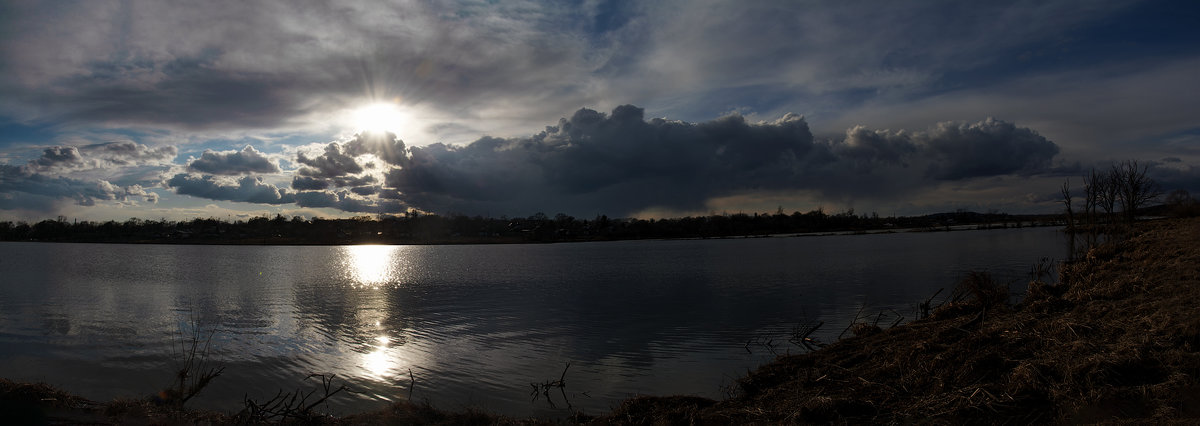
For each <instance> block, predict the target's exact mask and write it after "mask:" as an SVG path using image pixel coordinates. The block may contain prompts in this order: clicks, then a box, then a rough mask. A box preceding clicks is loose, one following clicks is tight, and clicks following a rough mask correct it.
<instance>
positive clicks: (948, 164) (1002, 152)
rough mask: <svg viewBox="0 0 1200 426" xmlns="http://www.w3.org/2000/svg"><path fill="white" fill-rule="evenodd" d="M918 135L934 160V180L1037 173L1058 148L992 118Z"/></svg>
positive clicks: (1051, 143) (1045, 165)
mask: <svg viewBox="0 0 1200 426" xmlns="http://www.w3.org/2000/svg"><path fill="white" fill-rule="evenodd" d="M921 136H922V139H923V142H924V143H923V145H925V147H926V148H927V149H928V150H929V152H930V153H931V154H933V157H934V158H935V160H936V162H935V164H934V165H933V166H931V167H930V169H929V173H930V174H931V175H932V176H933V177H935V178H937V179H946V180H956V179H964V178H971V177H979V176H993V175H1002V174H1011V173H1038V172H1041V171H1044V170H1045V169H1046V168H1047V167H1049V166H1050V160H1051V159H1052V158H1053V157H1054V156H1055V155H1057V154H1058V146H1057V145H1055V144H1054V143H1053V142H1050V141H1049V140H1047V139H1046V138H1044V137H1042V136H1041V135H1039V134H1037V132H1035V131H1033V130H1030V129H1026V128H1018V127H1017V126H1015V125H1013V124H1012V123H1006V122H1003V121H999V120H995V119H992V118H988V119H987V120H984V121H981V122H978V123H939V124H938V125H937V126H935V127H934V128H933V129H931V130H929V131H928V132H926V133H925V134H924V135H921Z"/></svg>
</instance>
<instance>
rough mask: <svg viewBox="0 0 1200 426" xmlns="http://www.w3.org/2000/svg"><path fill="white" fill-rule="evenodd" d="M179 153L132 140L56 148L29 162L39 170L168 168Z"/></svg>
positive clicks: (171, 149) (169, 147) (43, 152)
mask: <svg viewBox="0 0 1200 426" xmlns="http://www.w3.org/2000/svg"><path fill="white" fill-rule="evenodd" d="M177 153H178V149H177V148H175V147H174V146H159V147H153V148H152V147H149V146H146V145H142V144H139V143H135V142H131V141H123V142H109V143H100V144H89V145H78V146H73V145H67V146H53V147H50V148H46V149H45V150H43V151H42V155H41V156H40V157H38V158H36V159H34V160H32V161H30V162H29V165H28V166H29V167H31V168H33V169H34V170H37V171H42V172H46V171H55V172H67V171H71V170H84V169H102V168H119V167H135V166H146V165H166V164H169V163H170V161H171V160H172V159H174V158H175V156H176V155H177Z"/></svg>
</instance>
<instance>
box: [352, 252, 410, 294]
mask: <svg viewBox="0 0 1200 426" xmlns="http://www.w3.org/2000/svg"><path fill="white" fill-rule="evenodd" d="M341 250H342V255H343V256H344V260H343V261H342V265H343V267H344V268H345V269H346V273H347V274H348V275H349V276H350V277H351V278H352V279H353V280H354V282H355V285H359V286H366V287H378V286H381V285H384V284H388V280H389V279H391V278H393V274H394V272H395V271H394V268H395V267H396V263H397V259H395V255H396V254H397V252H398V246H380V245H358V246H343V247H341Z"/></svg>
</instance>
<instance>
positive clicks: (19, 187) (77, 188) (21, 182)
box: [0, 164, 157, 206]
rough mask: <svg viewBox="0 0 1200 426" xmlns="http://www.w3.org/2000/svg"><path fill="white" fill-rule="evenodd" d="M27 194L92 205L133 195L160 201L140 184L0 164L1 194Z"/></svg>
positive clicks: (3, 195)
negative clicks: (113, 181) (121, 183)
mask: <svg viewBox="0 0 1200 426" xmlns="http://www.w3.org/2000/svg"><path fill="white" fill-rule="evenodd" d="M26 195H38V196H43V197H49V198H52V199H71V200H74V201H75V204H78V205H81V206H92V205H95V204H96V201H119V202H125V201H128V200H130V199H131V198H132V197H141V198H143V199H145V200H147V201H149V202H156V201H157V196H156V195H155V194H153V193H149V192H146V191H145V190H144V189H143V188H142V187H141V186H139V185H130V186H124V187H123V186H117V185H113V184H111V183H109V182H108V181H104V180H94V179H93V180H82V179H73V178H69V177H63V176H50V175H45V174H41V173H38V172H36V171H34V170H31V168H29V167H17V166H8V165H3V164H0V197H2V198H7V199H15V198H16V197H22V196H26Z"/></svg>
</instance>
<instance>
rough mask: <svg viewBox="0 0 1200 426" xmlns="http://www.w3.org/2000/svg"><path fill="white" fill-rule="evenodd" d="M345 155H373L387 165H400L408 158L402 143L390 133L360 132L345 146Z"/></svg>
mask: <svg viewBox="0 0 1200 426" xmlns="http://www.w3.org/2000/svg"><path fill="white" fill-rule="evenodd" d="M345 147H346V154H347V155H351V156H356V157H357V156H360V155H364V154H373V155H375V156H376V157H378V158H379V159H380V160H383V161H384V162H387V163H388V164H394V165H400V164H404V161H405V160H406V159H407V158H408V156H407V151H406V150H405V148H404V141H402V140H400V138H399V137H397V136H396V135H395V134H394V133H391V132H361V133H358V134H355V135H354V138H353V139H351V140H350V141H349V142H347V143H346V144H345Z"/></svg>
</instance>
